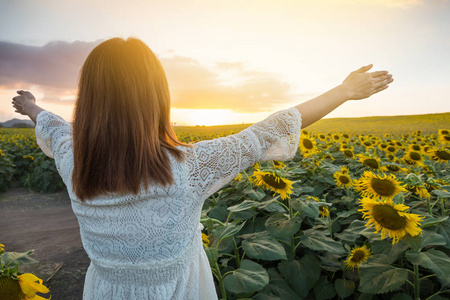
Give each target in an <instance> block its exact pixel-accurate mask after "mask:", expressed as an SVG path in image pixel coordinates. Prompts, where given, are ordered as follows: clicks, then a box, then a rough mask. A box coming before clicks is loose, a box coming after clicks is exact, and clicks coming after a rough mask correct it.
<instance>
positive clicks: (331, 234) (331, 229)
mask: <svg viewBox="0 0 450 300" xmlns="http://www.w3.org/2000/svg"><path fill="white" fill-rule="evenodd" d="M327 218H328V230H329V231H330V238H333V223H334V221H333V222H331V218H330V214H329V213H328V216H327Z"/></svg>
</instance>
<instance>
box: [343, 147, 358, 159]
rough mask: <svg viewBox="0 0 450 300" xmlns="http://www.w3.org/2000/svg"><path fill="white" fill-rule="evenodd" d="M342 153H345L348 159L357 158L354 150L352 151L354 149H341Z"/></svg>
mask: <svg viewBox="0 0 450 300" xmlns="http://www.w3.org/2000/svg"><path fill="white" fill-rule="evenodd" d="M340 151H341V152H342V153H344V155H345V157H348V158H355V153H354V152H353V149H352V148H347V149H344V148H342V147H341V149H340Z"/></svg>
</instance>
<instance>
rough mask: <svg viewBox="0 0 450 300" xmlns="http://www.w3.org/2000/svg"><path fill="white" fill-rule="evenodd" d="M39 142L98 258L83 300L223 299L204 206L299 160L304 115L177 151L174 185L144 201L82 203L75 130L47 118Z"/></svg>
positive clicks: (290, 112)
mask: <svg viewBox="0 0 450 300" xmlns="http://www.w3.org/2000/svg"><path fill="white" fill-rule="evenodd" d="M36 122H37V124H36V139H37V142H38V144H39V146H40V147H41V149H42V150H43V151H44V153H45V154H46V155H48V156H50V157H54V159H55V163H56V166H57V169H58V172H59V174H60V175H61V177H62V179H63V181H64V183H65V185H66V186H67V189H68V192H69V196H70V199H71V203H72V208H73V212H74V213H75V215H76V216H77V218H78V222H79V225H80V233H81V239H82V242H83V246H84V249H85V250H86V253H87V254H88V256H89V258H90V259H91V264H90V266H89V268H88V270H87V273H86V279H85V284H84V293H83V299H85V300H91V299H102V300H104V299H109V300H111V299H117V300H119V299H120V300H124V299H127V300H133V299H136V300H137V299H139V300H144V299H161V300H168V299H183V300H186V299H208V300H209V299H217V294H216V290H215V287H214V282H213V277H212V273H211V269H210V265H209V262H208V258H207V256H206V253H205V251H204V249H203V245H202V239H201V230H202V229H203V226H202V224H201V223H200V215H201V209H202V206H203V202H204V201H205V199H206V198H208V197H209V196H210V195H211V194H213V193H214V192H216V191H217V190H219V189H220V188H221V187H222V186H223V185H225V184H226V183H228V182H229V181H230V180H232V179H233V178H235V177H236V176H237V175H238V174H239V172H241V171H242V170H244V169H246V168H247V167H249V166H251V165H252V164H254V163H256V162H258V161H265V160H287V159H290V158H292V157H293V156H294V155H295V152H296V150H297V148H298V143H299V139H300V129H301V115H300V113H299V111H298V110H297V109H296V108H294V107H292V108H290V109H287V110H283V111H279V112H276V113H274V114H273V115H271V116H269V117H268V118H266V119H265V120H263V121H261V122H259V123H256V124H254V125H252V126H250V127H248V128H247V129H245V130H243V131H241V132H239V133H237V134H234V135H230V136H227V137H222V138H218V139H214V140H208V141H201V142H198V143H196V144H195V147H192V148H187V147H181V146H180V147H178V148H180V149H183V151H185V152H186V153H187V159H186V160H185V162H182V163H180V162H178V161H176V160H175V159H173V158H171V162H172V172H173V176H174V184H173V185H172V186H170V187H168V188H161V187H157V186H155V187H152V188H150V189H149V190H148V191H147V192H145V191H144V189H141V192H140V193H139V194H138V195H132V194H130V195H126V196H117V195H114V194H109V195H104V196H102V197H98V198H96V199H94V200H90V201H89V200H88V201H86V202H84V203H82V202H81V201H80V200H79V199H77V197H76V196H75V194H74V192H73V188H72V181H71V175H72V170H73V152H72V134H71V130H72V128H71V126H70V124H69V123H67V122H66V121H64V120H63V119H62V118H61V117H59V116H57V115H55V114H53V113H50V112H47V111H43V112H41V113H39V115H38V116H37V121H36Z"/></svg>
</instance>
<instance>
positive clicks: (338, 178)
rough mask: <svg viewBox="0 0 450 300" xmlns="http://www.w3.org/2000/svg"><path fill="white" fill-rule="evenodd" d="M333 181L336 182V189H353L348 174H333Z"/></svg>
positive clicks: (351, 180)
mask: <svg viewBox="0 0 450 300" xmlns="http://www.w3.org/2000/svg"><path fill="white" fill-rule="evenodd" d="M333 177H334V181H335V182H336V185H337V186H338V187H342V188H346V189H350V188H351V187H353V179H351V178H350V174H348V173H345V174H344V173H342V172H335V173H334V174H333Z"/></svg>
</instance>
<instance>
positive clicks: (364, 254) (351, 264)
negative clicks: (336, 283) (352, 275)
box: [345, 245, 372, 270]
mask: <svg viewBox="0 0 450 300" xmlns="http://www.w3.org/2000/svg"><path fill="white" fill-rule="evenodd" d="M371 256H372V251H370V249H368V248H367V247H366V245H364V246H362V247H355V248H353V249H352V251H351V252H350V255H349V256H348V258H347V260H346V261H345V263H346V264H347V268H348V269H349V270H354V269H355V268H356V269H359V265H360V264H362V263H363V262H366V261H367V259H368V258H369V257H371Z"/></svg>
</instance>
